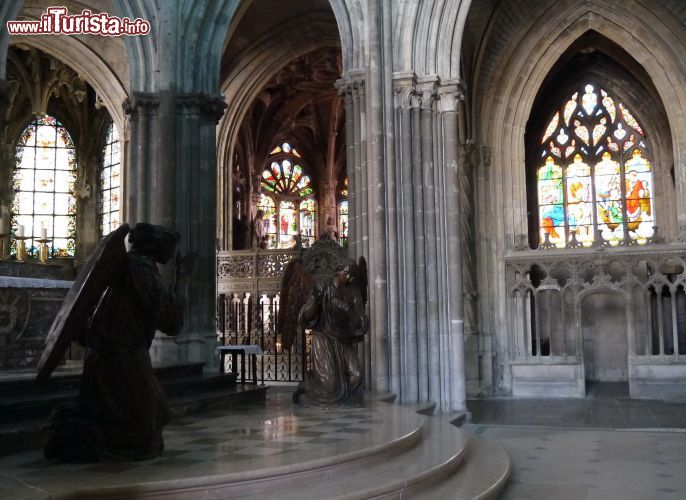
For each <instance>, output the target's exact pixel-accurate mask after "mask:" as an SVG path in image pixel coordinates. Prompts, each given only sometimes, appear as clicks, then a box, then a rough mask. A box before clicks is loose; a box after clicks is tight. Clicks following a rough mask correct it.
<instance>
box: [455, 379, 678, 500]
mask: <svg viewBox="0 0 686 500" xmlns="http://www.w3.org/2000/svg"><path fill="white" fill-rule="evenodd" d="M468 407H469V410H470V411H471V414H472V423H470V424H468V425H466V426H465V430H467V431H468V432H470V433H473V434H476V435H480V436H482V437H485V438H487V439H491V440H494V441H496V442H498V443H499V444H501V445H502V446H503V447H504V448H505V450H506V451H507V453H508V454H509V455H510V459H511V460H512V476H511V478H510V481H509V482H508V485H507V486H506V489H505V491H504V493H503V496H502V498H503V499H505V500H515V499H516V500H520V499H521V500H528V499H532V500H534V499H535V500H538V499H553V498H554V499H556V500H615V499H621V500H653V499H655V500H658V499H665V500H667V499H670V500H682V499H684V498H686V404H684V403H666V402H663V401H646V400H631V399H629V398H628V389H627V387H626V384H612V383H604V384H598V385H595V386H589V387H588V388H587V397H586V398H584V399H544V400H541V399H532V400H522V399H520V400H513V399H489V400H470V401H469V402H468Z"/></svg>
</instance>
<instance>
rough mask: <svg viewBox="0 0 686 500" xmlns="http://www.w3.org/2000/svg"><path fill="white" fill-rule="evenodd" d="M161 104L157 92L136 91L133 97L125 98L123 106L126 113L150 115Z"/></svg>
mask: <svg viewBox="0 0 686 500" xmlns="http://www.w3.org/2000/svg"><path fill="white" fill-rule="evenodd" d="M159 105H160V99H159V96H158V95H157V94H153V93H151V92H134V93H133V97H131V98H130V99H125V100H124V102H123V104H122V108H123V109H124V114H126V115H131V116H135V115H138V114H140V113H143V114H146V115H149V114H153V113H154V112H155V111H156V110H157V108H158V107H159Z"/></svg>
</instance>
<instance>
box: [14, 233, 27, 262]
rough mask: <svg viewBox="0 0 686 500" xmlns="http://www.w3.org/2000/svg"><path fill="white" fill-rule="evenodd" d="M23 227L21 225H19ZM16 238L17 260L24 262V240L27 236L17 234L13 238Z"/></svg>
mask: <svg viewBox="0 0 686 500" xmlns="http://www.w3.org/2000/svg"><path fill="white" fill-rule="evenodd" d="M19 227H23V226H19ZM14 239H15V240H17V262H26V242H25V240H28V239H29V238H27V237H25V236H17V237H15V238H14Z"/></svg>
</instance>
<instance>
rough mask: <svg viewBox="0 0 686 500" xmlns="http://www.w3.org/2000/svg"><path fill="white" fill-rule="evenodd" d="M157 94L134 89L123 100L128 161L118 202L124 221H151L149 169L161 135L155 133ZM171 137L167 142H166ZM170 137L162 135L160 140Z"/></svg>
mask: <svg viewBox="0 0 686 500" xmlns="http://www.w3.org/2000/svg"><path fill="white" fill-rule="evenodd" d="M158 107H159V96H158V95H157V94H151V93H146V92H134V93H133V97H132V98H131V99H127V100H126V101H124V113H126V114H127V115H128V116H129V128H130V140H129V161H128V165H127V168H126V171H125V172H124V179H123V181H124V182H123V186H124V192H123V193H122V201H123V205H124V213H125V214H126V222H128V223H129V224H135V223H136V222H142V221H151V215H152V214H151V213H150V210H149V204H150V201H152V200H151V196H152V194H153V193H152V192H151V190H150V187H151V186H150V170H151V169H153V168H155V166H156V165H157V151H158V149H159V148H160V145H161V140H162V138H160V137H158V135H157V133H156V132H157V129H156V128H157V112H158ZM170 139H171V141H170ZM167 141H169V142H172V141H173V138H170V137H165V138H164V142H163V143H166V142H167Z"/></svg>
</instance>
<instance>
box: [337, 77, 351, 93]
mask: <svg viewBox="0 0 686 500" xmlns="http://www.w3.org/2000/svg"><path fill="white" fill-rule="evenodd" d="M333 86H334V88H335V89H336V92H338V95H339V96H341V97H348V96H349V95H350V93H351V92H352V89H351V88H350V85H349V83H348V82H347V81H346V80H343V79H342V78H339V79H338V80H336V82H335V83H334V84H333Z"/></svg>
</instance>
